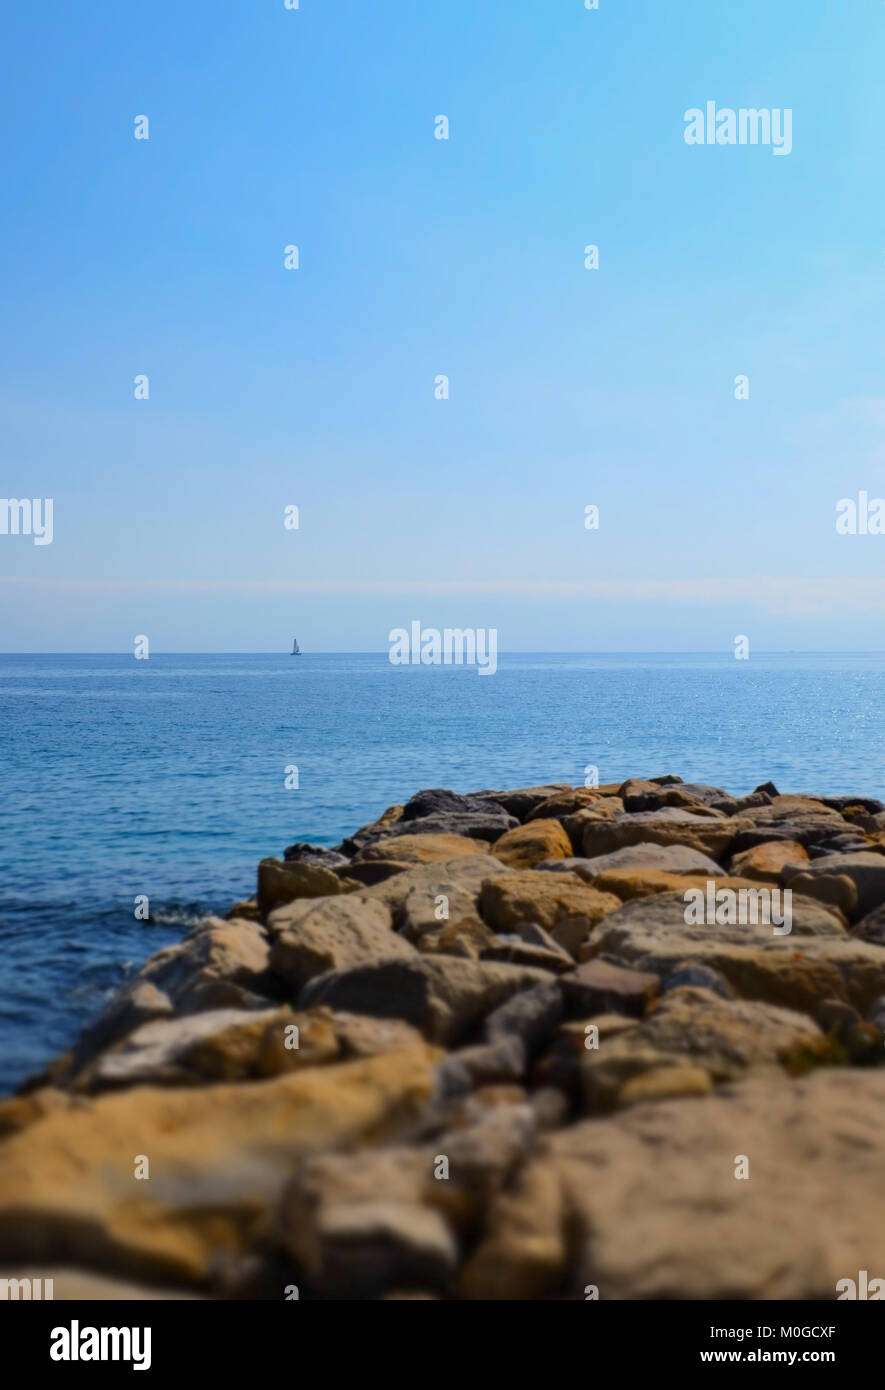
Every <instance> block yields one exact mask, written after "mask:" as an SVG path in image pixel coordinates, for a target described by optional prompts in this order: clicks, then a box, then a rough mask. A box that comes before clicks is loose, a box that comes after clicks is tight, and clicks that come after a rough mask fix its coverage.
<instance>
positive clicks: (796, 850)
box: [731, 840, 808, 883]
mask: <svg viewBox="0 0 885 1390" xmlns="http://www.w3.org/2000/svg"><path fill="white" fill-rule="evenodd" d="M807 863H808V853H807V851H806V850H805V848H804V846H802V845H800V844H799V843H798V842H797V841H796V840H769V841H767V842H766V843H765V844H764V845H754V846H753V848H752V849H746V850H744V852H743V854H736V855H735V856H734V858H733V859H732V861H731V870H732V873H735V874H739V875H740V877H741V878H755V879H758V880H760V882H762V883H780V881H781V869H782V868H783V867H784V865H785V864H807Z"/></svg>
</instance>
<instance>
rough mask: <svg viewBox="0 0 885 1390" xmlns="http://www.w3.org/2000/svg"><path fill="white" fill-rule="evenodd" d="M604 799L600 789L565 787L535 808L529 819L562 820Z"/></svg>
mask: <svg viewBox="0 0 885 1390" xmlns="http://www.w3.org/2000/svg"><path fill="white" fill-rule="evenodd" d="M603 797H604V793H603V792H602V791H600V789H599V787H564V788H561V789H560V790H559V791H557V792H554V793H553V794H552V795H551V796H548V797H547V798H546V800H544V801H542V802H540V803H539V804H538V805H537V806H535V807H534V809H533V810H532V813H531V816H530V817H529V818H528V819H529V820H535V819H537V818H540V819H542V820H547V819H549V818H551V817H552V818H553V819H555V820H561V819H563V818H564V817H566V816H574V815H576V814H577V812H578V811H582V810H583V809H584V808H585V807H586V806H593V805H594V804H595V803H596V802H598V801H601V800H602V799H603Z"/></svg>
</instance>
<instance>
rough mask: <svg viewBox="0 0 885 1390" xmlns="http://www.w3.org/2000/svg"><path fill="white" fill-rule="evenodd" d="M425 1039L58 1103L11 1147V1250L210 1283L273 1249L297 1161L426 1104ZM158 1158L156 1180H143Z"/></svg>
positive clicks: (7, 1185) (1, 1179)
mask: <svg viewBox="0 0 885 1390" xmlns="http://www.w3.org/2000/svg"><path fill="white" fill-rule="evenodd" d="M438 1057H439V1054H438V1053H437V1052H436V1051H434V1050H432V1049H429V1048H427V1047H426V1045H424V1044H421V1045H419V1046H417V1047H412V1048H404V1049H400V1050H398V1051H396V1052H390V1053H387V1054H386V1055H385V1056H381V1057H373V1058H370V1059H369V1060H367V1061H359V1062H345V1063H342V1064H340V1065H338V1066H333V1067H315V1068H308V1069H307V1070H304V1071H298V1072H294V1073H292V1074H290V1075H287V1076H280V1077H276V1078H274V1079H273V1080H269V1081H252V1082H240V1083H234V1084H227V1083H223V1084H221V1085H217V1086H207V1087H192V1088H188V1089H186V1090H181V1089H168V1088H160V1087H152V1086H136V1087H134V1088H133V1089H131V1090H128V1091H121V1092H116V1091H115V1092H112V1093H110V1094H107V1095H102V1096H98V1097H96V1098H95V1099H91V1100H85V1099H82V1098H81V1099H79V1100H78V1102H77V1103H76V1104H74V1105H71V1106H70V1107H68V1108H66V1109H63V1110H55V1111H53V1112H51V1113H50V1114H48V1115H46V1116H45V1117H44V1118H42V1119H40V1120H38V1121H36V1122H35V1123H34V1124H32V1125H30V1126H28V1128H27V1129H25V1130H22V1131H21V1132H20V1133H18V1134H13V1135H12V1136H11V1137H10V1138H8V1139H7V1140H6V1141H5V1142H4V1143H3V1144H2V1145H0V1260H2V1261H5V1262H7V1263H9V1264H16V1263H17V1262H19V1261H29V1260H33V1259H35V1258H39V1260H40V1262H41V1263H50V1262H54V1261H59V1260H65V1259H68V1258H69V1257H70V1255H71V1253H72V1252H74V1251H75V1252H76V1256H77V1261H78V1263H81V1264H83V1265H86V1266H89V1267H91V1268H94V1269H102V1270H105V1271H106V1272H108V1273H122V1274H125V1275H126V1276H127V1277H129V1278H134V1279H156V1280H164V1279H165V1280H169V1281H171V1282H180V1283H181V1284H184V1285H190V1286H193V1285H203V1286H207V1287H208V1286H209V1285H210V1284H211V1283H212V1281H213V1279H216V1278H218V1277H219V1274H220V1271H221V1269H223V1267H224V1266H225V1265H226V1264H227V1263H229V1262H231V1261H235V1260H238V1259H242V1258H244V1257H249V1256H251V1255H252V1254H254V1253H255V1252H256V1251H257V1250H259V1249H261V1248H265V1247H266V1242H267V1236H268V1231H269V1230H271V1229H272V1228H270V1226H269V1222H270V1218H271V1215H272V1214H273V1213H274V1212H275V1211H276V1208H277V1204H278V1202H279V1199H280V1196H281V1194H282V1191H283V1188H284V1186H285V1184H286V1182H287V1181H288V1178H289V1174H290V1172H291V1169H292V1164H293V1161H295V1160H296V1159H297V1158H298V1157H299V1156H302V1155H307V1154H310V1153H318V1152H323V1151H329V1150H333V1149H337V1148H342V1147H346V1146H355V1145H357V1144H361V1143H365V1142H367V1141H371V1142H379V1141H381V1140H383V1139H385V1138H387V1139H394V1140H395V1138H396V1136H397V1135H398V1134H399V1133H401V1132H402V1130H403V1128H404V1127H406V1128H407V1127H409V1126H410V1125H412V1124H413V1123H414V1121H415V1118H416V1117H417V1116H418V1115H419V1114H421V1112H422V1111H423V1109H424V1107H425V1105H426V1103H427V1100H428V1098H429V1096H430V1094H431V1092H432V1085H433V1068H434V1065H435V1063H436V1061H437V1059H438ZM144 1158H146V1159H147V1160H148V1161H149V1164H150V1177H149V1180H148V1181H145V1180H143V1179H142V1180H139V1179H137V1178H136V1177H135V1172H136V1170H137V1167H138V1164H139V1162H140V1161H142V1160H143V1159H144Z"/></svg>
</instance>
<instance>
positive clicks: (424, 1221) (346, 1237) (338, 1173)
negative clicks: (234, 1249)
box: [281, 1148, 458, 1298]
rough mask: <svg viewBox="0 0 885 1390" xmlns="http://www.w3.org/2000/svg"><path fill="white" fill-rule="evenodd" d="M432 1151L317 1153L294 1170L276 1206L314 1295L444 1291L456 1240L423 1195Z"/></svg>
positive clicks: (455, 1255) (455, 1253)
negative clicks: (417, 1289) (410, 1289)
mask: <svg viewBox="0 0 885 1390" xmlns="http://www.w3.org/2000/svg"><path fill="white" fill-rule="evenodd" d="M433 1157H434V1156H433V1153H432V1151H430V1150H426V1149H407V1148H398V1149H397V1148H393V1149H381V1150H377V1151H376V1152H374V1153H365V1152H364V1153H360V1154H324V1155H322V1156H321V1157H317V1158H316V1159H308V1160H307V1161H306V1162H304V1163H302V1164H301V1165H300V1167H299V1168H298V1170H297V1172H296V1174H295V1176H294V1178H293V1180H292V1182H291V1184H290V1186H289V1188H288V1190H287V1192H286V1194H285V1196H284V1199H283V1203H282V1218H281V1221H282V1229H283V1232H284V1235H285V1239H286V1243H287V1245H288V1247H289V1249H290V1251H291V1252H292V1254H293V1255H294V1256H295V1258H296V1260H297V1261H298V1263H299V1265H300V1266H302V1267H303V1269H304V1271H305V1274H306V1278H307V1281H308V1283H309V1285H310V1291H311V1293H312V1294H313V1296H314V1297H320V1298H377V1297H378V1296H379V1295H382V1294H384V1293H386V1292H389V1291H391V1290H395V1289H397V1288H400V1287H402V1286H413V1285H417V1286H419V1287H422V1288H425V1287H429V1288H434V1289H438V1290H440V1291H444V1290H445V1289H446V1286H447V1284H448V1282H449V1280H450V1278H451V1277H452V1275H453V1274H454V1271H455V1266H456V1263H457V1258H458V1249H457V1244H456V1241H455V1239H454V1236H453V1234H452V1231H451V1230H450V1228H449V1226H448V1223H447V1222H446V1220H445V1219H444V1217H443V1216H442V1214H441V1213H440V1211H438V1210H436V1209H434V1207H432V1206H431V1205H430V1204H429V1203H428V1202H427V1200H426V1195H427V1191H428V1189H429V1187H430V1183H431V1182H432V1174H433Z"/></svg>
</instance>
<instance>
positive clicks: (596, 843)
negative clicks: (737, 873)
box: [582, 807, 751, 859]
mask: <svg viewBox="0 0 885 1390" xmlns="http://www.w3.org/2000/svg"><path fill="white" fill-rule="evenodd" d="M750 828H751V826H750V823H749V822H746V821H745V820H744V819H743V818H742V817H733V818H732V819H731V820H726V819H725V818H724V817H720V816H719V815H717V814H716V813H713V812H711V813H710V814H708V815H703V816H701V815H697V814H695V813H693V812H691V811H680V810H676V809H674V808H669V807H668V808H665V809H664V810H661V811H642V812H640V813H639V814H637V815H617V816H615V817H614V819H613V820H610V821H588V822H587V824H586V825H585V826H584V834H583V842H582V849H583V853H584V856H585V858H588V859H592V858H595V857H596V856H597V855H600V854H611V853H612V851H613V850H617V849H624V848H626V846H628V845H638V844H642V843H645V842H648V841H651V842H652V843H653V844H658V845H672V844H680V845H687V846H688V847H689V848H690V849H696V850H699V851H700V852H701V853H702V854H708V855H709V856H710V857H711V858H712V859H720V858H721V857H722V856H723V855H724V854H726V853H727V852H728V850H729V849H730V848H731V845H732V843H733V842H734V839H735V836H736V835H738V834H739V833H740V831H741V830H744V829H750Z"/></svg>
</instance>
